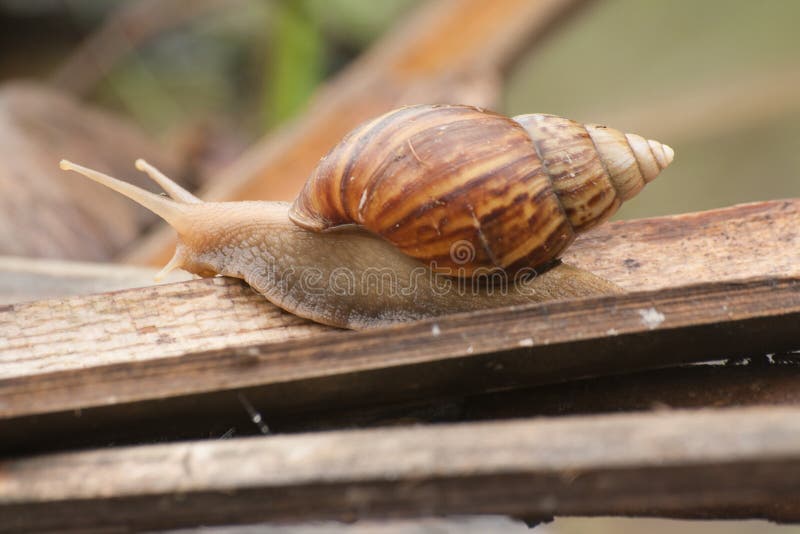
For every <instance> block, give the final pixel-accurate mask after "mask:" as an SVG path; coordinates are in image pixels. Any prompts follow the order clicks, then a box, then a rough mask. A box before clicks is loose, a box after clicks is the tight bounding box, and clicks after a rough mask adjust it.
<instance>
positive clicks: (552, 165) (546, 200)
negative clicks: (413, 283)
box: [289, 105, 673, 276]
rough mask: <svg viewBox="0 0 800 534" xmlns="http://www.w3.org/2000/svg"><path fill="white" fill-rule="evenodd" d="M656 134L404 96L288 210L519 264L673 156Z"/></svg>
mask: <svg viewBox="0 0 800 534" xmlns="http://www.w3.org/2000/svg"><path fill="white" fill-rule="evenodd" d="M672 157H673V151H672V149H671V148H669V147H668V146H666V145H663V144H661V143H659V142H657V141H648V140H646V139H644V138H642V137H640V136H638V135H633V134H623V133H622V132H619V131H618V130H614V129H611V128H606V127H605V126H596V125H583V124H580V123H577V122H575V121H571V120H569V119H563V118H560V117H556V116H553V115H541V114H531V115H520V116H517V117H514V118H513V119H512V118H508V117H505V116H503V115H499V114H497V113H493V112H489V111H485V110H482V109H478V108H474V107H469V106H434V105H419V106H410V107H405V108H400V109H397V110H395V111H391V112H389V113H387V114H385V115H382V116H380V117H378V118H376V119H374V120H372V121H369V122H367V123H364V124H362V125H361V126H359V127H357V128H356V129H355V130H353V131H352V132H351V133H350V134H348V135H347V136H346V137H345V138H344V139H343V140H342V141H341V142H340V143H339V144H338V145H337V146H335V147H334V148H333V149H332V150H331V151H330V152H329V153H328V154H327V155H326V156H325V157H323V158H322V160H321V161H320V162H319V165H318V166H317V168H316V169H315V170H314V172H313V173H312V174H311V176H310V178H309V179H308V181H307V182H306V184H305V187H304V188H303V190H302V192H301V193H300V196H299V197H298V198H297V199H296V200H295V202H294V204H293V205H292V207H291V209H290V210H289V217H290V219H291V220H292V221H293V222H295V223H296V224H298V225H300V226H302V227H304V228H306V229H309V230H312V231H322V230H326V229H329V228H332V227H335V226H340V225H344V224H352V223H355V224H359V225H361V226H363V227H365V228H366V229H368V230H369V231H371V232H374V233H375V234H377V235H379V236H381V237H383V238H384V239H386V240H388V241H389V242H391V243H392V244H393V245H394V246H396V247H397V248H398V249H400V250H401V251H402V252H403V253H405V254H408V255H409V256H412V257H414V258H417V259H420V260H422V261H425V262H429V263H430V265H431V267H432V268H433V269H434V270H436V271H438V272H443V273H447V274H451V275H457V276H470V275H473V274H474V273H475V271H476V269H482V268H485V269H487V270H491V269H494V268H502V269H505V270H507V271H508V272H509V273H514V272H516V271H518V270H519V269H521V268H523V267H536V266H540V265H543V264H546V263H548V262H550V261H552V260H554V259H556V258H558V257H559V256H560V255H561V253H562V252H563V251H564V249H565V248H566V247H567V246H568V245H569V244H570V243H572V241H573V240H574V239H575V236H576V234H577V233H579V232H582V231H584V230H587V229H589V228H591V227H593V226H595V225H597V224H599V223H601V222H602V221H604V220H606V219H608V218H609V217H610V216H611V215H612V214H613V213H614V212H615V211H616V210H617V208H619V206H620V204H621V203H622V202H623V201H625V200H627V199H629V198H631V197H633V196H634V195H636V194H637V193H638V192H639V191H640V190H641V189H642V187H644V185H645V184H646V183H647V182H650V181H651V180H653V179H654V178H655V177H656V176H657V175H658V173H659V172H660V171H661V170H662V169H664V168H665V167H666V166H667V165H669V164H670V162H671V161H672Z"/></svg>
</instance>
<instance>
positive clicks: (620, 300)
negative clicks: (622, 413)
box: [0, 278, 800, 451]
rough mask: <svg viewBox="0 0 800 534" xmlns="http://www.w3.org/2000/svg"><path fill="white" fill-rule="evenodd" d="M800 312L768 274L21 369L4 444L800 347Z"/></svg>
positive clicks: (799, 289)
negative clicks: (249, 407)
mask: <svg viewBox="0 0 800 534" xmlns="http://www.w3.org/2000/svg"><path fill="white" fill-rule="evenodd" d="M799 320H800V278H792V279H763V280H751V281H743V282H739V283H720V284H704V285H699V286H690V287H683V288H670V289H663V290H657V291H647V292H638V293H630V294H625V295H614V296H605V297H594V298H587V299H575V300H569V301H561V302H554V303H549V304H542V305H534V306H527V307H516V308H508V309H497V310H489V311H486V312H481V313H474V314H460V315H453V316H450V317H447V318H441V319H439V320H436V321H420V322H416V323H411V324H406V325H399V326H396V327H393V328H386V329H380V330H378V329H376V330H372V331H364V332H358V333H334V334H320V335H317V336H313V337H310V338H305V339H302V338H301V339H293V340H288V341H284V342H273V343H266V344H251V345H248V346H241V347H233V348H231V347H228V348H225V349H218V350H206V351H199V352H190V353H186V354H183V355H182V357H180V358H159V359H155V360H149V361H127V362H123V363H117V364H113V365H104V366H100V367H90V368H86V369H73V370H66V371H60V372H51V373H44V374H36V375H28V376H18V377H12V378H7V379H4V380H0V434H2V435H3V436H4V440H3V443H2V444H0V449H2V450H5V451H13V450H20V448H22V447H25V448H32V447H37V446H38V447H46V446H48V445H50V446H52V443H53V442H52V440H51V439H50V438H51V437H52V436H53V435H54V434H55V435H59V436H60V439H59V441H58V443H60V444H62V445H66V444H69V442H72V443H73V444H74V443H76V442H75V440H81V439H88V438H90V437H91V436H92V432H99V433H100V434H99V435H103V432H112V433H113V432H119V431H120V429H122V433H124V432H129V431H130V427H131V425H130V424H129V421H132V420H152V419H153V418H155V419H161V420H162V421H164V420H167V421H171V422H172V423H173V424H174V425H175V424H178V425H179V423H180V422H181V421H180V419H181V418H182V417H184V416H186V417H189V418H191V417H206V418H208V417H211V415H212V414H220V413H221V410H225V409H227V410H228V413H230V404H231V403H236V405H237V406H238V403H239V402H240V401H239V400H237V399H239V397H238V396H237V394H246V395H247V396H248V397H249V398H250V399H251V402H252V404H253V405H256V406H258V407H260V408H261V409H262V410H263V411H265V412H266V413H267V414H268V415H267V416H266V420H267V421H269V418H270V416H271V414H278V415H279V416H283V417H286V416H288V415H290V414H293V413H300V412H310V411H319V410H320V409H323V408H326V407H333V406H336V407H339V408H347V407H349V406H364V405H370V404H378V403H389V402H402V401H409V400H422V399H426V398H427V399H430V398H436V397H442V396H451V395H468V394H471V393H480V392H486V391H492V390H496V389H499V388H510V387H523V386H531V385H536V384H542V383H552V382H559V381H564V380H568V379H575V378H580V377H587V376H601V375H608V374H614V373H620V372H631V371H635V370H639V369H647V368H656V367H664V366H669V365H678V364H682V363H688V362H696V361H706V360H709V359H714V358H720V357H728V356H736V355H748V354H753V353H759V352H762V351H768V352H769V351H781V350H788V349H794V348H797V346H798V344H799V343H798V342H800V339H798V329H797V325H798V321H799ZM93 347H94V344H92V345H91V346H89V347H86V348H85V349H84V350H85V352H87V353H89V352H91V351H93V350H96V349H94V348H93ZM237 409H238V410H239V411H241V408H240V407H238V408H237ZM147 428H151V427H150V426H148V427H147ZM152 428H155V426H153V427H152ZM65 429H69V430H70V431H69V432H64V430H65ZM80 429H83V430H84V431H85V432H86V434H85V435H84V432H81V431H79V430H80ZM105 435H109V434H107V433H106V434H105ZM95 437H97V434H96V435H95ZM23 450H25V449H23Z"/></svg>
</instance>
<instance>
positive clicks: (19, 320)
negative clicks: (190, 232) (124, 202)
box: [0, 278, 332, 377]
mask: <svg viewBox="0 0 800 534" xmlns="http://www.w3.org/2000/svg"><path fill="white" fill-rule="evenodd" d="M331 330H332V329H331V328H329V327H325V326H322V325H317V324H316V323H311V322H309V321H306V320H304V319H300V318H299V317H297V316H294V315H292V314H289V313H286V312H284V311H283V310H281V309H280V308H277V307H276V306H273V305H272V304H270V303H269V302H268V301H267V300H266V299H264V298H263V297H262V296H260V295H258V294H256V293H255V292H254V291H253V290H252V289H250V288H249V287H247V286H246V285H245V284H244V283H242V282H240V281H239V280H234V279H229V278H210V279H205V280H191V281H186V282H179V283H175V284H166V285H160V286H149V287H145V288H139V289H132V290H123V291H118V292H112V293H100V294H96V295H89V296H79V297H70V298H64V299H54V300H45V301H38V302H27V303H22V304H13V305H6V306H4V307H0V331H2V332H3V334H4V336H3V339H0V377H10V376H21V375H26V374H32V373H41V372H47V371H48V370H51V371H55V370H63V369H78V368H86V367H90V366H98V365H105V364H109V363H115V362H126V361H132V360H144V359H151V358H163V357H169V356H181V355H184V354H187V353H191V352H194V351H197V350H200V349H201V348H203V347H204V348H219V349H221V348H224V347H234V346H247V345H252V344H257V343H269V342H272V341H281V340H285V339H289V338H292V337H300V336H302V337H307V336H309V335H311V334H313V333H319V332H328V331H331Z"/></svg>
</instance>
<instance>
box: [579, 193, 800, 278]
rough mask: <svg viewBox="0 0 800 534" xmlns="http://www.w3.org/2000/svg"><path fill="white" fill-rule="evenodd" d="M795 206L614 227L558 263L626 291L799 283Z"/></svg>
mask: <svg viewBox="0 0 800 534" xmlns="http://www.w3.org/2000/svg"><path fill="white" fill-rule="evenodd" d="M798 228H800V199H788V200H773V201H768V202H753V203H750V204H740V205H737V206H732V207H729V208H722V209H715V210H708V211H701V212H696V213H685V214H681V215H670V216H666V217H653V218H649V219H639V220H632V221H618V222H612V223H609V224H605V225H602V226H600V227H598V228H596V229H594V230H592V231H590V232H587V233H586V234H583V235H582V236H581V237H579V238H578V240H577V241H576V242H575V244H574V245H572V247H570V248H569V249H567V251H566V254H565V255H564V261H566V262H568V263H571V264H573V265H575V266H576V267H581V268H583V269H586V270H588V271H591V272H593V273H595V274H597V275H598V276H602V277H604V278H606V279H608V280H611V281H613V282H614V283H616V284H618V285H619V286H621V287H623V288H624V289H627V290H629V291H638V290H643V289H658V288H664V287H676V286H682V285H687V284H698V283H706V282H722V281H725V280H741V279H744V278H749V277H761V276H777V277H782V276H800V232H799V231H798Z"/></svg>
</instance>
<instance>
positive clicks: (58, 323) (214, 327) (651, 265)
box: [0, 200, 800, 377]
mask: <svg viewBox="0 0 800 534" xmlns="http://www.w3.org/2000/svg"><path fill="white" fill-rule="evenodd" d="M799 222H800V200H786V201H771V202H760V203H756V204H746V205H742V206H734V207H731V208H725V209H719V210H712V211H707V212H701V213H694V214H685V215H674V216H668V217H658V218H654V219H643V220H639V221H622V222H616V223H611V224H608V225H605V226H602V227H600V228H597V229H596V230H593V231H592V232H590V233H589V234H587V235H585V236H583V237H581V238H580V239H579V240H578V242H576V243H575V245H573V247H572V248H571V249H569V251H568V254H567V256H566V258H565V259H566V261H568V262H570V263H572V264H575V265H578V266H580V267H583V268H584V269H587V270H589V271H592V272H594V273H596V274H599V275H600V276H602V277H604V278H607V279H608V280H611V281H612V282H614V283H616V284H618V285H620V286H621V287H623V288H625V289H628V290H637V289H640V290H653V289H659V288H665V287H677V286H683V285H687V284H698V283H714V282H725V281H739V280H742V279H746V278H749V277H774V278H776V279H781V278H793V277H800V230H798V228H800V224H798V223H799ZM609 328H613V325H610V326H609ZM329 330H330V329H327V328H325V327H322V326H319V325H314V324H311V323H308V322H305V321H301V320H299V319H297V318H294V317H292V316H288V315H287V314H285V313H283V312H281V311H279V310H278V309H276V308H275V307H274V306H272V305H271V304H269V303H268V302H266V301H265V300H264V299H263V298H262V297H260V296H259V295H257V294H255V293H253V292H252V291H250V290H248V289H246V288H244V287H243V286H242V285H241V284H240V283H239V282H237V281H234V280H227V279H213V280H194V281H190V282H185V283H181V284H179V285H175V286H159V287H149V288H146V289H139V290H133V291H122V292H117V293H114V294H113V295H108V296H106V295H95V296H91V297H71V298H67V299H58V300H54V301H42V302H37V303H28V304H17V305H14V306H11V307H6V308H3V309H0V332H3V333H4V334H5V336H3V337H5V339H2V338H0V377H11V376H19V375H27V374H36V373H41V372H48V371H57V370H66V369H72V368H80V367H90V366H96V365H103V364H108V363H115V362H124V361H128V360H131V359H136V360H145V359H150V358H158V357H166V356H177V355H180V354H184V353H189V352H195V351H198V350H205V349H216V348H224V347H233V346H243V345H248V344H254V343H263V342H268V341H278V340H283V339H287V338H289V337H306V336H309V335H312V334H318V333H321V332H325V331H329Z"/></svg>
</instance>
